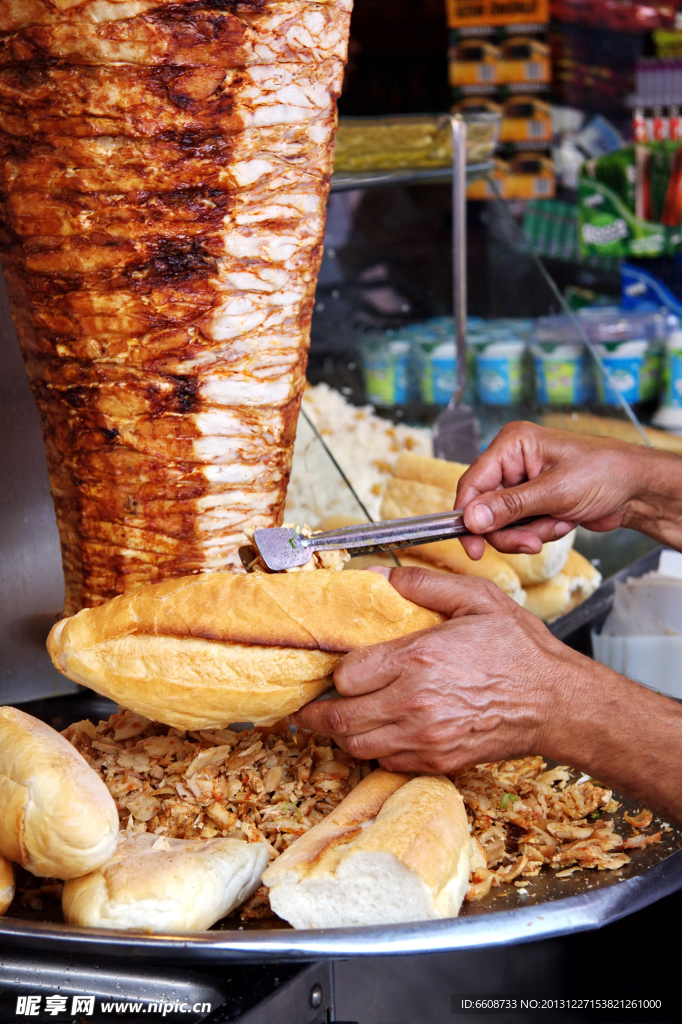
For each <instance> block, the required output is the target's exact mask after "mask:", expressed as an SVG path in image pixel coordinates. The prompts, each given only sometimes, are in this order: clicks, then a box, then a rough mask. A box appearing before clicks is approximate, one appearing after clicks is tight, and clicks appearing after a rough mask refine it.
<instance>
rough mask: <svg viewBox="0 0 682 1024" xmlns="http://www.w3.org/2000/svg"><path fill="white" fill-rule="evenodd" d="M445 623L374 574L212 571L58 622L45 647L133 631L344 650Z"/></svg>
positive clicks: (78, 647)
mask: <svg viewBox="0 0 682 1024" xmlns="http://www.w3.org/2000/svg"><path fill="white" fill-rule="evenodd" d="M440 622H443V616H442V615H439V614H438V613H437V612H433V611H429V610H427V609H425V608H420V607H419V606H418V605H415V604H413V603H412V602H411V601H407V600H405V598H403V597H401V596H400V594H398V592H397V591H396V590H394V589H393V587H392V586H391V585H390V584H389V583H388V581H387V580H386V579H384V577H383V576H380V575H378V574H377V573H368V572H362V571H357V570H356V571H354V570H348V571H346V572H342V573H341V572H332V571H326V570H324V569H318V570H317V571H315V572H311V573H275V574H272V575H269V574H267V573H252V574H249V575H244V574H237V573H215V574H211V575H206V576H186V577H183V578H181V579H175V580H168V581H166V582H165V583H159V584H157V585H155V586H151V587H145V588H144V589H143V590H139V591H135V592H133V593H130V594H124V595H121V596H120V597H116V598H114V599H113V600H112V601H110V602H108V604H106V605H102V606H100V607H98V608H88V609H84V610H83V611H81V612H79V613H78V614H77V615H75V616H73V617H72V618H70V619H67V620H66V621H65V622H64V621H62V622H60V623H58V624H57V625H56V626H55V627H54V628H53V630H52V631H51V633H50V636H49V638H48V650H49V651H50V655H51V656H52V659H53V661H54V662H55V664H56V665H57V667H58V668H59V667H60V666H59V658H60V655H61V653H62V652H64V651H68V652H81V651H84V650H88V649H90V648H92V647H95V646H96V645H98V644H102V643H104V642H105V641H108V640H114V639H119V638H122V637H125V636H130V635H138V636H142V635H154V636H164V637H188V638H189V637H193V638H196V639H203V640H211V641H214V642H218V643H223V644H225V643H232V644H258V645H265V646H267V645H273V646H276V647H298V648H303V649H307V650H322V651H336V652H340V653H345V652H347V651H352V650H354V649H355V648H357V647H364V646H366V645H368V644H373V643H379V642H381V641H384V640H392V639H395V638H397V637H401V636H406V635H407V634H408V633H413V632H415V631H417V630H419V629H426V628H427V627H428V626H434V625H437V624H438V623H440Z"/></svg>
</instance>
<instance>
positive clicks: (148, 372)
mask: <svg viewBox="0 0 682 1024" xmlns="http://www.w3.org/2000/svg"><path fill="white" fill-rule="evenodd" d="M351 6H352V3H351V0H329V2H325V0H234V2H232V0H230V2H229V3H228V2H222V0H221V2H219V3H216V2H212V3H202V2H200V0H173V2H172V3H171V2H169V0H126V2H124V0H68V2H66V0H65V2H62V0H59V2H53V0H0V241H1V242H2V245H1V246H0V256H1V258H2V265H3V269H4V272H5V278H6V282H7V286H8V292H9V297H10V304H11V308H12V315H13V317H14V322H15V325H16V328H17V333H18V335H19V340H20V344H21V348H22V351H23V355H24V359H25V362H26V370H27V373H28V377H29V381H30V384H31V387H32V389H33V393H34V396H35V398H36V401H37V404H38V407H39V410H40V414H41V420H42V428H43V433H44V438H45V444H46V448H47V459H48V468H49V472H50V480H51V486H52V495H53V499H54V503H55V508H56V513H57V522H58V526H59V532H60V538H61V545H62V556H63V563H64V572H65V578H66V601H65V609H64V612H65V614H67V615H69V614H72V613H74V612H76V611H78V610H79V609H80V608H82V607H87V606H92V605H96V604H99V603H101V602H103V601H104V600H106V599H108V598H110V597H113V596H114V595H116V594H118V593H122V592H125V591H127V590H129V589H132V588H135V587H139V586H142V585H145V584H147V583H153V582H158V581H160V580H163V579H167V578H169V577H173V576H182V575H185V574H188V573H192V572H212V571H216V570H223V569H226V568H241V565H240V563H239V559H238V554H237V552H238V548H239V546H240V544H244V543H245V535H244V530H246V529H253V528H255V527H258V526H272V525H276V524H277V523H279V522H280V521H281V514H282V510H283V506H284V498H285V493H286V487H287V480H288V476H289V471H290V466H291V457H292V450H293V440H294V436H295V433H296V420H297V416H298V409H299V405H300V401H301V395H302V391H303V387H304V383H305V367H306V360H307V351H308V345H309V336H310V319H311V314H312V307H313V301H314V292H315V284H316V278H317V272H318V267H319V264H320V259H321V256H322V242H323V237H324V225H325V214H326V200H327V194H328V191H329V179H330V175H331V171H332V165H333V140H334V133H335V130H336V98H337V96H338V95H339V93H340V91H341V82H342V78H343V65H344V62H345V59H346V49H347V40H348V27H349V21H350V12H351Z"/></svg>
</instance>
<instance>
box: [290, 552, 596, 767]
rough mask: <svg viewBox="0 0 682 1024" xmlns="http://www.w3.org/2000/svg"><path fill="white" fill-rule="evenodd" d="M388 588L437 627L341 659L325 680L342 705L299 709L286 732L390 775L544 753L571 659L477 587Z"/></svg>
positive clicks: (507, 602)
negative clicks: (332, 743) (427, 612)
mask: <svg viewBox="0 0 682 1024" xmlns="http://www.w3.org/2000/svg"><path fill="white" fill-rule="evenodd" d="M386 572H387V573H388V572H389V570H386ZM390 582H391V584H392V585H393V586H394V587H395V588H396V590H397V591H398V592H399V593H400V594H402V595H403V597H406V598H409V600H411V601H414V602H415V603H417V604H420V605H423V606H424V607H426V608H432V609H434V610H435V611H440V612H443V613H445V614H446V615H448V616H449V621H447V622H444V623H443V624H442V625H440V626H435V627H434V628H432V629H429V630H425V631H423V632H421V633H414V634H412V635H411V636H406V637H403V638H401V639H399V640H392V641H389V642H388V643H383V644H377V645H376V646H374V647H367V648H363V649H362V650H359V651H355V652H353V653H352V654H349V655H347V656H346V657H345V658H344V659H343V661H342V662H341V663H340V665H339V666H338V668H337V669H336V672H335V675H334V682H335V683H336V688H337V690H338V691H339V693H341V694H343V695H344V698H345V699H343V700H325V701H320V702H318V703H313V704H308V705H307V707H305V708H303V710H302V711H300V712H299V713H298V714H297V715H296V718H295V721H296V722H297V724H300V725H302V726H304V727H306V728H309V729H315V730H316V731H318V732H328V733H333V734H334V736H335V737H336V739H337V742H338V743H339V744H340V745H341V746H342V747H343V748H344V749H345V750H347V751H348V752H349V753H351V754H354V755H355V756H356V757H362V758H379V759H380V761H381V764H382V766H383V767H384V768H387V769H390V770H391V771H425V772H452V771H456V770H457V769H458V768H462V767H463V766H464V765H467V764H472V763H474V762H478V761H493V760H501V759H503V758H509V757H516V756H522V755H524V754H529V753H535V752H537V751H538V750H544V749H546V748H547V744H548V742H549V737H548V734H547V730H548V726H549V725H550V724H551V720H552V709H553V707H556V701H557V696H558V691H559V690H561V691H562V692H564V691H567V692H568V691H570V688H571V685H572V677H573V675H574V674H575V671H574V667H573V661H574V659H575V658H576V657H577V658H579V657H580V656H579V655H577V656H576V655H574V652H573V651H571V650H570V649H569V648H567V647H565V646H564V645H563V644H561V643H559V641H558V640H555V638H554V637H553V636H552V635H551V634H550V632H549V630H548V629H547V628H546V627H545V626H544V625H543V624H542V623H541V622H540V620H539V619H537V618H536V617H535V616H534V615H531V614H530V612H526V611H524V610H523V609H522V608H520V607H519V605H517V604H516V603H515V602H514V601H512V600H511V598H509V597H507V596H506V595H505V594H503V593H502V591H501V590H499V589H498V588H497V587H496V586H495V585H494V584H493V583H490V582H488V581H487V580H480V579H475V578H473V577H470V576H450V577H448V576H446V575H445V574H444V573H434V572H427V571H425V570H423V569H407V568H404V569H394V570H391V571H390Z"/></svg>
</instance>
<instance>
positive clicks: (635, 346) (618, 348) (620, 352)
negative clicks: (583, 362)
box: [596, 338, 649, 360]
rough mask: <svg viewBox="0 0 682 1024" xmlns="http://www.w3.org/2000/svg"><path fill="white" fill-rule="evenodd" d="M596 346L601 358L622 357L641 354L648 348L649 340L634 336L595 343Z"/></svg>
mask: <svg viewBox="0 0 682 1024" xmlns="http://www.w3.org/2000/svg"><path fill="white" fill-rule="evenodd" d="M596 348H597V352H598V353H599V355H600V356H601V357H602V359H606V360H608V359H623V358H624V357H627V356H630V357H634V356H643V355H644V353H645V352H646V351H647V349H648V348H649V342H648V341H647V339H646V338H634V339H629V340H625V341H609V342H605V343H602V344H597V346H596Z"/></svg>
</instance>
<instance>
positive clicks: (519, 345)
mask: <svg viewBox="0 0 682 1024" xmlns="http://www.w3.org/2000/svg"><path fill="white" fill-rule="evenodd" d="M473 348H474V351H475V353H476V358H477V359H481V358H483V359H503V358H504V357H505V356H506V357H509V356H520V355H522V354H523V352H524V351H525V349H526V341H525V339H524V338H507V339H504V340H497V339H495V340H493V341H477V342H475V343H474V345H473Z"/></svg>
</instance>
